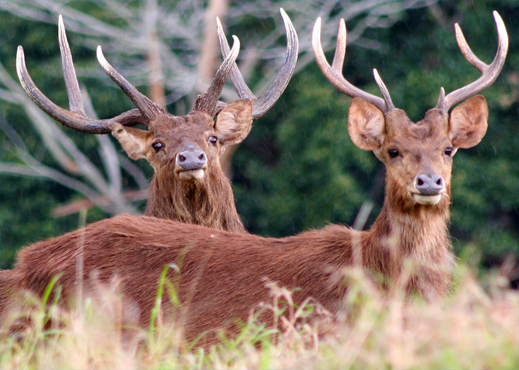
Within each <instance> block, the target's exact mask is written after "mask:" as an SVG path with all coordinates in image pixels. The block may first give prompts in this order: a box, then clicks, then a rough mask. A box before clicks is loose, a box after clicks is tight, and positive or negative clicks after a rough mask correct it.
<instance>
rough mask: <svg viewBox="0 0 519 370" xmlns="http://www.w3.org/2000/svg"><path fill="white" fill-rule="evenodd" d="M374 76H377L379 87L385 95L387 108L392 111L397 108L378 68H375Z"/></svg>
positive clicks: (376, 80)
mask: <svg viewBox="0 0 519 370" xmlns="http://www.w3.org/2000/svg"><path fill="white" fill-rule="evenodd" d="M373 76H374V77H375V82H376V83H377V85H378V88H379V90H380V92H381V93H382V96H383V97H384V101H385V102H386V109H387V111H388V112H391V111H392V110H395V109H396V108H395V105H394V104H393V101H392V100H391V95H389V90H388V89H387V87H386V85H385V84H384V81H382V77H380V75H379V74H378V71H377V69H376V68H374V69H373Z"/></svg>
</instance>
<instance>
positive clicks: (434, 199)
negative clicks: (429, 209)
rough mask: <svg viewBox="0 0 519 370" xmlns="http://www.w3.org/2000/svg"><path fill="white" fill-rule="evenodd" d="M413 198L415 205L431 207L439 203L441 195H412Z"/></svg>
mask: <svg viewBox="0 0 519 370" xmlns="http://www.w3.org/2000/svg"><path fill="white" fill-rule="evenodd" d="M413 198H414V200H415V201H416V202H417V203H420V204H429V205H433V204H436V203H438V202H439V201H440V199H441V198H442V195H441V194H438V195H421V194H414V193H413Z"/></svg>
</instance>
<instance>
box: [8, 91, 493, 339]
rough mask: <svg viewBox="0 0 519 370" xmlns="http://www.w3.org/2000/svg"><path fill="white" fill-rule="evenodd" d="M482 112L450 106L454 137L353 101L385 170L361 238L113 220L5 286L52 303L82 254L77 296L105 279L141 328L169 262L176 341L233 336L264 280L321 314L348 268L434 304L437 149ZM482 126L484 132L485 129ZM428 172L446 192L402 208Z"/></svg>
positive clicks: (361, 129) (440, 284)
mask: <svg viewBox="0 0 519 370" xmlns="http://www.w3.org/2000/svg"><path fill="white" fill-rule="evenodd" d="M485 107H486V103H485V102H484V99H483V100H481V99H480V98H479V97H476V98H473V99H469V100H468V101H466V102H465V103H463V104H461V105H460V106H459V107H457V108H456V109H455V110H454V111H453V112H452V114H451V117H450V119H451V120H452V119H460V120H461V118H460V117H465V120H466V121H464V122H463V123H464V125H461V126H463V127H465V129H464V130H465V131H463V130H461V131H460V128H459V127H461V126H460V125H456V126H455V127H452V126H451V125H449V117H447V115H446V114H443V113H441V112H438V111H436V110H434V109H433V110H431V111H429V112H428V113H427V114H426V118H425V119H424V120H422V121H420V122H418V123H412V122H411V121H409V119H408V118H407V117H406V116H405V113H403V112H402V111H396V112H393V113H392V114H391V115H388V116H387V117H385V118H384V117H383V116H381V115H377V114H376V113H377V112H376V110H377V108H375V107H374V106H372V105H371V104H369V103H367V102H365V101H363V100H358V99H354V100H353V102H352V107H351V109H350V117H349V121H350V133H352V137H354V141H355V142H356V144H357V145H359V146H360V147H364V148H365V149H371V150H374V151H375V153H376V155H377V156H378V158H380V159H381V160H382V161H383V162H384V163H385V164H386V166H387V182H386V193H387V196H386V200H385V202H384V207H383V209H382V211H381V213H380V215H379V217H378V218H377V220H376V221H375V223H374V224H373V226H372V227H371V229H370V230H368V231H356V230H352V229H350V228H347V227H344V226H328V227H326V228H324V229H321V230H314V231H308V232H305V233H302V234H299V235H296V236H291V237H286V238H279V239H275V238H263V237H260V236H255V235H249V234H239V233H229V232H226V231H220V230H214V229H210V228H205V227H200V226H196V225H189V224H183V223H177V222H172V221H169V220H161V219H156V218H152V217H145V216H143V217H136V216H128V215H124V216H118V217H114V218H112V219H107V220H103V221H100V222H97V223H94V224H92V225H89V226H87V227H86V228H84V229H81V230H77V231H74V232H71V233H69V234H66V235H63V236H61V237H58V238H54V239H50V240H47V241H42V242H39V243H36V244H34V245H32V246H29V247H27V248H25V249H24V250H22V251H21V252H20V253H19V256H18V260H17V263H16V266H15V268H14V270H13V274H16V275H17V276H19V277H20V278H19V280H18V281H17V282H16V288H17V289H22V290H24V289H27V290H30V291H33V292H35V293H36V294H38V295H41V294H42V292H43V291H44V289H45V287H46V286H47V284H48V283H49V281H50V279H51V278H52V277H53V276H56V275H57V274H58V273H60V272H62V273H63V275H62V276H61V278H60V280H59V283H60V284H61V285H62V286H63V297H64V299H65V300H68V299H70V298H71V297H73V296H74V293H75V290H76V289H77V284H76V282H77V281H76V279H77V272H76V266H77V260H78V256H79V255H80V253H83V256H82V259H83V261H84V266H83V276H82V280H83V284H84V290H85V291H90V290H92V289H93V287H94V285H95V284H98V283H99V282H101V283H107V284H109V283H110V282H111V281H113V279H114V278H116V280H117V281H118V282H119V287H120V289H121V293H122V294H123V295H124V296H125V297H127V298H128V299H129V300H130V301H132V302H135V303H136V304H137V305H138V306H139V308H140V310H141V311H140V312H141V315H140V324H141V325H143V326H147V325H148V324H149V320H150V311H151V308H152V306H153V305H154V302H155V297H156V291H157V283H158V279H159V276H160V273H161V271H162V270H163V269H164V267H165V266H167V265H170V264H175V265H176V266H178V269H179V272H177V271H175V269H170V270H169V272H168V279H170V280H171V281H172V282H176V281H177V282H178V287H177V289H178V293H179V298H180V300H181V302H182V314H181V315H180V316H178V317H180V319H181V322H182V324H183V325H184V328H185V337H186V339H188V340H192V339H194V338H195V337H196V336H197V335H199V334H200V333H202V332H204V331H207V330H211V329H215V328H227V329H228V330H230V331H231V332H233V331H235V330H236V320H241V321H246V320H247V318H248V316H249V314H250V312H251V310H255V309H258V307H259V306H258V304H259V303H260V302H268V301H269V300H270V297H269V290H268V288H267V287H266V286H265V281H266V279H267V280H268V281H275V282H277V283H278V284H279V285H280V286H283V287H287V288H290V289H296V288H299V289H297V290H295V292H294V296H293V298H294V302H295V303H296V304H300V303H302V302H303V301H304V300H305V299H306V298H308V297H313V298H314V299H315V300H317V301H318V302H320V303H321V304H322V305H323V306H324V307H325V308H326V309H328V310H329V311H331V312H337V311H338V310H339V309H340V307H341V301H342V297H343V295H344V292H345V288H346V287H345V286H344V284H343V283H342V279H341V276H342V275H341V272H342V269H343V268H344V267H347V266H353V265H356V266H363V267H364V268H365V269H366V270H367V271H368V272H369V273H372V274H374V275H380V276H382V277H385V278H386V279H385V281H384V285H385V286H387V287H389V288H392V287H394V286H398V285H400V286H401V287H402V288H403V289H405V290H406V291H407V292H418V293H420V294H421V295H423V296H424V297H425V298H428V299H434V298H435V297H438V296H442V295H445V294H446V293H447V292H448V288H449V284H450V276H451V268H452V266H453V265H454V260H453V256H452V254H451V251H450V242H449V237H448V234H447V221H448V216H449V212H448V208H449V203H450V199H449V196H450V195H449V194H450V192H449V191H450V179H451V177H450V173H451V170H452V158H451V157H450V156H446V155H445V154H444V147H445V146H449V145H452V143H451V141H450V139H449V137H456V138H458V139H457V140H460V141H462V139H461V137H462V136H463V135H464V134H465V133H466V129H467V128H470V129H471V130H472V129H473V128H474V127H476V126H478V125H479V126H478V127H482V126H481V125H480V124H481V121H480V119H479V118H477V119H476V121H477V122H473V117H475V116H477V117H479V112H481V111H484V110H485ZM467 112H476V113H477V114H475V115H474V114H468V115H467ZM373 117H378V118H377V119H378V120H379V121H377V120H372V118H373ZM381 117H382V119H383V120H384V121H383V122H380V119H381ZM366 119H367V121H369V122H368V126H370V125H371V127H367V126H366V125H365V123H366V122H367V121H366ZM372 125H375V126H372ZM483 126H485V129H486V120H485V125H483ZM355 130H357V131H355ZM465 136H467V135H465ZM469 136H471V137H473V136H474V135H469ZM480 136H481V137H482V135H480ZM367 147H369V148H367ZM393 147H397V148H398V149H399V151H400V152H401V155H400V156H399V157H396V158H390V157H389V156H388V153H387V149H388V148H393ZM447 157H448V158H447ZM431 168H434V169H436V170H437V171H440V173H441V174H442V175H443V176H444V178H445V182H446V190H445V193H444V195H443V196H442V198H441V200H440V201H439V202H438V203H437V204H427V205H424V204H420V203H418V202H416V201H414V200H413V199H414V198H413V196H412V194H411V193H410V190H409V189H411V185H409V184H410V183H411V184H412V183H413V182H414V178H415V176H416V175H417V174H418V173H421V172H422V171H424V170H427V171H428V170H430V169H431ZM83 241H84V242H83ZM407 260H410V261H411V262H414V266H413V267H414V270H411V271H406V269H405V268H404V266H405V264H404V262H405V261H407ZM35 266H37V268H35ZM9 291H11V289H10V290H9ZM163 302H164V304H165V311H166V313H167V312H171V311H172V307H171V306H169V305H168V303H167V299H164V300H163ZM260 319H262V320H264V321H271V320H272V315H271V314H269V313H268V312H263V313H262V314H261V315H260ZM209 338H210V337H208V339H209Z"/></svg>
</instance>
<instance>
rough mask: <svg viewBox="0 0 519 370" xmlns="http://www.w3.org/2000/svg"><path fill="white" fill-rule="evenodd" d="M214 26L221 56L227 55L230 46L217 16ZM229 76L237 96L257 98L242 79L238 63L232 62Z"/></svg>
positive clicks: (251, 99)
mask: <svg viewBox="0 0 519 370" xmlns="http://www.w3.org/2000/svg"><path fill="white" fill-rule="evenodd" d="M216 28H217V30H218V40H219V41H220V49H221V50H222V56H223V57H224V58H226V57H227V55H229V53H230V52H231V47H230V46H229V43H228V42H227V38H226V37H225V33H224V31H223V27H222V22H220V18H219V17H216ZM229 76H230V77H231V82H232V84H233V86H234V89H235V90H236V93H238V96H239V97H240V98H242V99H249V100H250V101H255V100H256V99H257V98H256V95H254V93H253V92H252V90H251V89H250V88H249V86H247V84H246V83H245V80H244V79H243V76H242V74H241V72H240V69H239V68H238V65H237V64H236V63H234V64H233V66H232V68H231V73H230V75H229Z"/></svg>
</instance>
